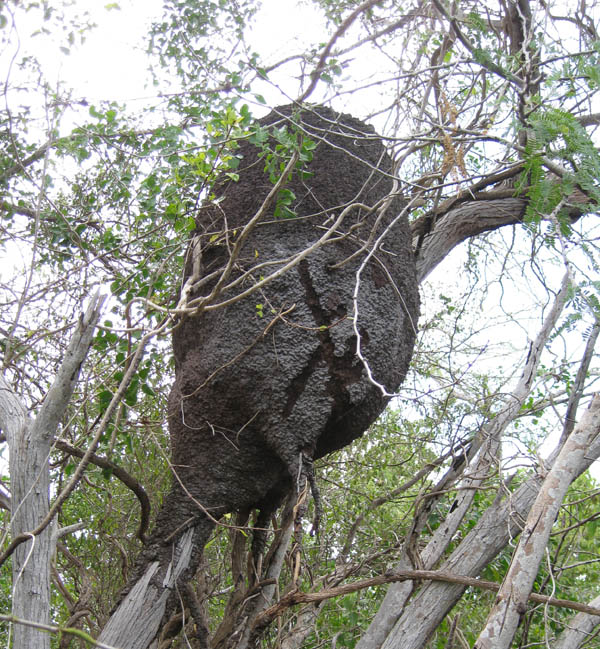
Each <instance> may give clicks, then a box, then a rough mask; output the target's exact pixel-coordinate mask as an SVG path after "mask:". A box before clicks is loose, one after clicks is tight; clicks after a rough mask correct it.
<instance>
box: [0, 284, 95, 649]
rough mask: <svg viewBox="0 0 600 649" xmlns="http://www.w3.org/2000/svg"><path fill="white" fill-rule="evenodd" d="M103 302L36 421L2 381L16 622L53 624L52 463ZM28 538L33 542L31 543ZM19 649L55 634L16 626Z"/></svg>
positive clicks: (34, 648)
mask: <svg viewBox="0 0 600 649" xmlns="http://www.w3.org/2000/svg"><path fill="white" fill-rule="evenodd" d="M103 300H104V299H103V298H100V297H98V296H96V297H95V298H94V299H93V300H92V302H91V304H90V306H89V308H88V310H87V311H86V313H85V315H84V316H83V317H82V318H81V320H80V322H79V325H78V327H77V329H76V331H75V332H74V334H73V337H72V339H71V341H70V343H69V346H68V348H67V350H66V353H65V357H64V359H63V362H62V364H61V366H60V368H59V370H58V372H57V375H56V378H55V379H54V381H53V383H52V386H51V388H50V389H49V391H48V393H47V394H46V397H45V399H44V402H43V405H42V407H41V409H40V412H39V413H38V415H37V417H36V418H35V419H30V418H29V417H27V414H26V410H25V407H24V406H23V404H22V403H21V401H20V400H19V398H18V397H17V395H16V394H15V393H14V391H13V390H12V388H11V387H10V386H9V385H8V383H7V382H6V380H5V379H4V377H3V376H0V427H1V428H2V431H3V432H4V433H5V434H6V436H7V439H8V445H9V465H10V478H11V483H10V484H11V534H12V543H13V544H15V543H16V542H18V541H20V540H23V541H24V542H21V543H20V544H19V545H17V546H16V547H15V548H14V553H13V557H12V574H13V587H12V613H13V616H14V617H16V618H17V619H22V620H28V621H32V622H38V623H41V624H48V623H49V621H50V566H51V563H52V556H53V554H54V538H53V525H52V521H51V518H50V517H49V511H50V500H49V499H50V472H49V467H48V458H49V455H50V451H51V449H52V441H53V439H54V437H55V435H56V430H57V428H58V426H59V424H60V420H61V419H62V417H63V415H64V412H65V410H66V408H67V405H68V403H69V400H70V399H71V395H72V393H73V389H74V387H75V384H76V382H77V378H78V376H79V369H80V368H81V365H82V363H83V361H84V359H85V356H86V354H87V352H88V349H89V347H90V344H91V340H92V335H93V333H94V329H95V326H96V324H97V322H98V319H99V318H100V308H101V305H102V302H103ZM28 537H29V538H28ZM13 637H14V640H13V648H14V649H50V635H49V634H48V633H45V632H42V631H40V630H38V629H35V628H33V627H30V626H26V625H21V624H17V625H15V627H14V633H13Z"/></svg>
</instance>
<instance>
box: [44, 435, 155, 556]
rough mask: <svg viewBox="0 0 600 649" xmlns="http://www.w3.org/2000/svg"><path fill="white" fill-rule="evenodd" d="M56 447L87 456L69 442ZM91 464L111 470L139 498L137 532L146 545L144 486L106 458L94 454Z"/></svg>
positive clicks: (147, 512)
mask: <svg viewBox="0 0 600 649" xmlns="http://www.w3.org/2000/svg"><path fill="white" fill-rule="evenodd" d="M54 446H55V447H56V448H57V449H58V450H59V451H63V452H64V453H68V454H69V455H74V456H75V457H79V458H82V457H84V455H85V451H84V450H83V449H81V448H77V447H76V446H73V445H72V444H69V442H66V441H65V440H63V439H58V440H56V442H55V443H54ZM90 464H94V465H96V466H98V467H100V468H101V469H109V470H110V471H111V473H112V474H113V475H114V476H115V478H118V479H119V480H120V481H121V482H122V483H123V484H124V485H125V486H126V487H128V488H129V489H131V491H133V493H134V494H135V495H136V496H137V499H138V500H139V502H140V509H141V515H140V525H139V528H138V531H137V537H138V538H139V539H140V541H141V542H142V543H144V544H145V543H146V530H147V529H148V525H149V524H150V511H151V507H150V499H149V498H148V495H147V494H146V491H145V490H144V488H143V487H142V485H141V484H140V483H139V482H138V481H137V480H136V479H135V478H134V477H133V476H132V475H131V474H129V473H127V471H125V469H123V467H120V466H119V465H118V464H115V463H114V462H111V461H110V460H107V459H106V458H103V457H100V456H99V455H96V454H95V453H93V454H92V455H91V456H90Z"/></svg>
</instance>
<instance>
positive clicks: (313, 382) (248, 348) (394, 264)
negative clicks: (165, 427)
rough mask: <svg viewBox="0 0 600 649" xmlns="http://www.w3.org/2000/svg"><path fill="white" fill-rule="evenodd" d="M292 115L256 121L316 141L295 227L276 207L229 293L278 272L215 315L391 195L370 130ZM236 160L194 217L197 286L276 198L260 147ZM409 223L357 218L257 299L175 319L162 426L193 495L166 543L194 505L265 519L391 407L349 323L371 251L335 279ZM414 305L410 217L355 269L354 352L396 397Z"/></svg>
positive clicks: (317, 115)
mask: <svg viewBox="0 0 600 649" xmlns="http://www.w3.org/2000/svg"><path fill="white" fill-rule="evenodd" d="M292 113H293V110H292V108H291V107H283V108H279V109H276V110H275V111H274V112H273V113H271V114H270V115H268V116H267V117H265V118H264V119H262V120H261V121H260V123H261V125H262V126H264V127H271V126H276V127H278V128H280V127H282V126H284V125H286V126H287V130H288V131H289V132H297V133H298V137H309V138H310V139H311V140H312V141H314V142H317V143H318V145H317V147H316V149H315V150H314V157H313V160H312V162H311V163H309V164H308V165H307V166H306V169H307V170H308V171H310V172H311V173H312V175H311V176H310V177H305V178H304V179H301V178H300V177H299V175H298V174H297V173H295V174H294V177H293V179H292V180H291V182H289V183H288V184H287V185H286V187H287V189H290V190H292V191H293V193H294V194H295V197H296V199H295V201H294V203H293V204H292V205H290V206H289V207H290V208H291V210H293V212H295V214H296V217H295V218H274V217H273V207H274V206H272V207H271V209H270V210H268V211H267V213H266V214H265V216H264V218H262V219H261V221H260V223H259V224H258V225H257V227H256V228H255V229H254V231H253V232H252V234H251V235H250V237H249V238H248V240H247V241H246V243H245V245H244V247H243V249H242V253H241V255H240V257H239V259H238V261H237V263H236V267H235V269H234V273H233V275H232V276H231V278H230V280H231V279H235V278H236V277H240V276H241V275H242V274H243V273H246V272H248V271H252V268H253V267H255V266H256V265H257V264H260V263H264V262H267V261H268V262H272V265H270V266H267V267H263V268H262V269H261V270H257V271H256V272H250V273H249V274H248V275H247V276H246V277H245V279H244V281H243V282H242V283H241V284H240V285H239V286H238V287H237V288H236V289H235V290H234V291H231V292H230V293H226V294H224V295H221V296H220V297H219V298H218V300H217V302H222V301H224V300H226V299H228V298H230V297H233V296H234V295H235V294H237V293H239V292H240V291H242V290H245V289H246V288H248V287H250V286H252V285H253V284H255V283H256V282H258V281H259V280H260V277H261V276H266V275H268V274H270V273H271V272H273V270H275V269H276V268H278V263H279V265H281V263H280V262H282V261H283V260H288V259H289V258H290V256H291V255H294V254H297V253H299V252H300V251H302V250H304V249H306V248H307V247H309V246H310V245H311V244H313V243H314V242H315V241H316V240H318V239H319V238H320V237H321V236H322V235H323V233H324V231H325V229H326V228H327V226H328V225H330V224H331V223H332V222H333V221H334V219H335V218H337V217H338V216H339V215H340V213H341V211H342V209H343V208H344V207H346V206H348V205H349V204H352V203H358V202H360V203H362V204H363V205H366V206H374V205H377V204H378V202H379V201H380V200H381V199H382V198H384V197H385V196H387V195H388V194H389V193H390V192H391V191H392V189H393V183H392V179H391V177H390V176H389V175H388V174H389V173H390V171H391V161H390V159H389V157H388V156H387V155H386V153H385V150H384V147H383V145H382V143H381V140H380V139H379V138H378V136H377V135H376V134H375V132H374V131H373V129H372V128H371V127H369V126H367V125H365V124H364V123H362V122H360V121H358V120H356V119H354V118H352V117H351V116H349V115H340V114H337V113H334V112H333V111H331V110H329V109H326V108H323V107H309V108H306V109H304V110H303V111H302V112H301V114H298V113H297V112H296V111H294V114H293V115H292ZM237 154H238V155H240V156H241V157H242V158H241V164H240V167H239V169H238V173H239V181H238V182H234V181H229V180H224V181H223V182H221V183H218V184H217V187H215V190H214V191H215V195H216V196H217V197H218V198H219V199H220V201H219V202H218V204H216V205H215V204H208V205H206V206H205V207H203V208H202V209H201V210H200V212H199V214H198V216H197V236H196V239H195V242H196V244H195V247H193V249H192V247H191V248H190V252H189V257H190V258H189V261H188V266H187V271H186V272H187V274H188V275H189V273H191V272H192V270H191V269H192V268H193V265H194V263H196V264H197V263H198V262H199V263H200V267H201V275H202V276H204V277H207V276H209V275H210V274H211V273H214V272H215V271H218V270H219V269H222V268H223V267H224V266H225V264H226V263H227V260H228V257H229V249H230V246H231V245H233V244H234V243H235V240H236V237H237V236H239V233H240V231H241V229H242V228H243V226H244V225H245V224H246V223H247V222H248V220H249V219H250V218H251V217H252V216H253V215H254V214H255V213H256V212H257V210H258V209H259V208H260V206H261V204H262V202H263V201H264V199H265V197H266V196H267V194H268V193H269V192H270V191H271V190H272V189H273V183H272V182H271V181H270V180H269V177H268V175H267V174H266V173H265V172H264V166H265V160H264V159H259V154H260V149H259V148H257V147H256V146H255V145H253V144H251V143H250V142H248V141H243V142H241V143H240V147H239V150H238V151H237ZM401 210H402V201H401V200H400V199H399V198H398V199H394V200H393V201H392V202H391V204H390V205H389V206H388V208H387V210H386V211H385V214H384V215H383V217H382V216H381V212H380V211H378V210H372V211H369V210H368V209H365V208H364V207H355V208H353V209H351V210H350V211H349V213H348V214H347V216H346V217H345V218H344V220H343V222H342V223H341V225H340V227H339V228H338V229H337V231H336V233H335V235H334V236H333V237H332V240H331V242H330V243H328V244H327V245H325V246H323V247H322V248H319V249H318V250H316V251H314V252H312V253H311V254H309V255H308V256H307V257H305V258H304V259H302V261H300V263H299V264H297V265H296V266H295V267H294V268H292V269H290V270H289V271H287V272H286V273H285V274H283V275H282V276H281V277H279V278H278V279H276V280H275V281H273V282H272V283H270V284H268V285H266V286H265V287H264V288H263V289H262V290H261V291H259V292H256V293H254V294H253V295H251V296H248V297H246V298H244V299H242V300H240V301H238V302H236V303H234V304H232V305H230V306H227V307H224V308H220V309H217V310H214V311H209V312H207V311H205V312H203V313H201V314H200V315H198V316H195V317H185V318H183V319H182V320H181V322H180V324H179V326H178V327H177V329H176V330H175V332H174V335H173V348H174V353H175V362H176V380H175V384H174V386H173V389H172V392H171V395H170V400H169V427H170V434H171V442H172V459H173V464H174V468H175V470H176V471H177V474H178V476H179V480H180V481H181V483H182V484H183V485H184V487H185V490H187V492H188V494H187V495H186V494H184V493H183V490H182V488H181V486H180V484H179V482H178V481H174V487H173V491H172V493H171V494H170V496H169V497H168V500H167V504H166V508H165V509H166V510H167V511H166V512H163V515H162V516H161V517H160V518H159V528H161V527H162V528H163V529H162V530H161V529H159V530H158V533H159V534H163V535H168V534H169V533H171V532H172V531H173V530H174V529H175V528H176V527H177V525H179V524H181V522H183V521H184V520H186V519H187V518H189V517H190V516H193V515H195V514H196V515H197V514H198V512H199V509H198V507H197V505H196V504H195V503H194V502H193V501H192V499H190V498H189V495H191V496H192V497H193V498H194V499H196V500H197V501H198V502H199V503H201V505H202V506H203V507H205V508H207V509H208V511H210V512H211V514H212V515H214V516H215V517H216V518H218V517H219V516H221V515H222V514H224V513H225V512H230V511H239V510H248V509H250V508H255V507H256V508H259V509H269V510H270V509H272V508H273V507H274V506H275V505H276V504H278V503H279V501H280V499H281V497H282V496H283V495H284V494H286V493H288V492H289V490H290V489H291V488H292V487H293V486H294V485H295V484H297V483H298V482H299V481H300V480H301V479H302V474H303V472H304V468H305V466H304V463H305V462H306V461H308V460H311V459H316V458H319V457H322V456H323V455H325V454H326V453H329V452H331V451H333V450H336V449H339V448H342V447H343V446H346V445H347V444H349V443H350V442H352V441H353V440H354V439H356V438H357V437H359V436H361V435H362V434H363V433H364V432H365V430H366V429H367V428H368V426H369V425H370V424H371V423H372V422H373V421H374V420H375V419H376V418H377V416H378V415H379V414H380V413H381V412H382V410H383V408H384V407H385V405H386V403H387V399H386V398H385V397H384V396H382V393H381V391H380V390H379V389H378V388H377V387H375V386H374V385H373V384H372V383H371V382H370V381H369V379H368V377H367V372H366V370H365V367H364V365H363V363H362V362H361V361H360V360H359V358H358V357H357V355H356V337H355V333H354V330H353V321H352V318H353V293H354V291H355V286H356V282H357V276H356V274H357V269H358V268H359V266H360V265H361V264H362V263H363V262H364V260H365V256H366V254H367V253H368V252H369V250H370V245H369V246H367V248H366V249H365V250H363V251H362V252H361V253H360V254H359V255H358V256H356V257H355V258H353V259H352V260H351V261H349V262H348V263H346V264H345V265H342V266H341V267H339V268H338V269H332V266H334V265H335V264H338V263H340V262H342V261H344V260H346V259H347V258H349V257H350V256H351V255H353V254H354V253H355V252H356V251H357V250H360V249H361V247H363V245H364V244H365V242H367V241H369V239H371V240H373V234H375V235H377V234H379V233H380V232H381V231H382V229H383V228H385V227H387V225H388V224H389V223H390V222H391V221H392V219H394V218H395V217H396V216H397V215H398V214H399V213H400V212H401ZM378 219H379V220H380V222H379V223H378V224H377V225H376V223H377V220H378ZM228 246H229V247H228ZM198 253H200V257H198ZM192 258H193V259H192ZM214 277H216V275H215V276H214ZM213 285H214V281H212V283H211V282H208V283H205V284H204V285H203V286H201V287H200V288H199V289H198V291H197V292H196V294H195V295H196V296H199V295H206V294H208V293H209V292H210V289H211V286H213ZM418 303H419V300H418V291H417V281H416V277H415V266H414V260H413V254H412V249H411V242H410V235H409V230H408V224H407V223H406V221H405V220H404V219H401V220H399V221H398V223H396V224H395V225H394V227H393V228H392V229H391V231H390V232H389V234H388V236H386V238H385V241H384V243H383V245H382V246H381V248H380V249H378V250H377V251H376V254H375V255H373V257H372V259H371V261H369V262H368V264H367V265H366V266H365V268H364V270H363V271H362V273H361V276H360V288H359V291H358V329H359V331H360V334H361V338H362V346H361V348H362V351H363V353H364V356H365V358H366V360H367V361H368V364H369V367H370V368H371V371H372V374H373V377H374V378H375V379H376V380H377V381H378V382H379V383H381V384H383V385H385V387H386V388H387V390H388V391H390V392H393V391H395V390H396V389H397V388H398V386H399V385H400V383H401V382H402V380H403V379H404V377H405V375H406V372H407V369H408V365H409V361H410V358H411V354H412V351H413V346H414V343H415V334H416V332H415V325H416V321H417V318H418V309H419V306H418Z"/></svg>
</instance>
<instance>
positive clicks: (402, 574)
mask: <svg viewBox="0 0 600 649" xmlns="http://www.w3.org/2000/svg"><path fill="white" fill-rule="evenodd" d="M399 581H441V582H446V583H450V584H461V585H463V586H468V587H471V588H481V589H482V590H489V591H492V592H498V591H499V590H500V587H501V584H497V583H496V582H494V581H486V580H484V579H476V578H475V577H466V576H464V575H455V574H452V573H449V572H445V571H443V570H398V571H394V572H391V573H386V574H384V575H378V576H377V577H371V578H369V579H361V580H360V581H355V582H353V583H351V584H344V585H343V586H336V587H335V588H324V589H323V590H320V591H318V592H316V593H305V592H302V591H300V590H294V591H292V592H290V593H288V594H287V595H285V596H284V597H282V598H281V599H280V600H279V601H278V602H277V603H276V604H273V606H270V607H269V608H268V609H266V610H265V611H263V613H261V614H260V615H259V616H257V618H256V621H255V623H254V629H255V631H258V630H260V629H263V628H264V627H265V626H267V625H269V624H270V623H271V622H272V621H273V620H274V619H275V618H276V617H278V616H279V615H281V614H282V613H283V612H284V611H285V610H287V609H288V608H290V607H292V606H296V605H298V604H308V603H312V604H314V603H319V602H323V601H325V600H328V599H332V598H334V597H341V596H343V595H348V594H350V593H356V592H357V591H359V590H364V589H365V588H374V587H377V586H382V585H384V584H391V583H393V582H399ZM529 599H530V600H531V601H532V602H539V603H541V604H548V605H550V606H559V607H561V608H568V609H571V610H573V611H580V612H582V613H587V614H589V615H600V608H597V607H595V606H589V605H588V604H581V603H580V602H574V601H572V600H568V599H559V598H556V597H549V596H547V595H541V594H539V593H531V594H530V595H529Z"/></svg>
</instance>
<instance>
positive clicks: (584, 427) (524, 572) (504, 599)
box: [474, 395, 600, 649]
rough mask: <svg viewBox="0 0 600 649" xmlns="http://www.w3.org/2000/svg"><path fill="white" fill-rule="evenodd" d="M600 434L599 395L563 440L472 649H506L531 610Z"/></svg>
mask: <svg viewBox="0 0 600 649" xmlns="http://www.w3.org/2000/svg"><path fill="white" fill-rule="evenodd" d="M598 435H600V395H596V396H595V397H594V399H593V400H592V403H591V404H590V406H589V408H588V410H587V411H586V412H585V414H584V416H583V417H582V420H581V423H580V424H579V426H577V427H576V428H575V430H574V431H573V432H572V433H571V435H570V436H569V438H568V439H567V441H566V442H565V444H564V446H563V448H562V450H561V452H560V453H559V455H558V457H557V459H556V462H555V463H554V465H553V466H552V468H551V469H550V472H549V473H548V476H547V477H546V479H545V480H544V484H543V485H542V488H541V490H540V493H539V494H538V496H537V498H536V500H535V503H534V505H533V507H532V508H531V511H530V512H529V516H528V517H527V523H526V524H525V528H524V529H523V532H522V534H521V538H520V540H519V545H518V546H517V549H516V551H515V553H514V555H513V558H512V561H511V565H510V568H509V569H508V573H507V574H506V577H505V578H504V582H503V583H502V587H501V589H500V591H499V592H498V596H497V598H496V603H495V604H494V607H493V608H492V610H491V611H490V614H489V616H488V619H487V622H486V624H485V626H484V628H483V630H482V631H481V633H480V635H479V638H478V639H477V642H476V643H475V645H474V649H508V648H509V647H510V645H511V644H512V641H513V638H514V635H515V632H516V630H517V627H518V626H519V622H520V621H521V618H522V617H523V615H524V614H525V612H526V611H527V598H528V596H529V593H531V589H532V587H533V582H534V581H535V578H536V575H537V573H538V569H539V565H540V562H541V561H542V559H543V557H544V552H545V550H546V546H547V544H548V540H549V538H550V532H551V531H552V525H553V524H554V520H555V519H556V516H557V514H558V510H559V508H560V506H561V505H562V503H563V500H564V497H565V495H566V493H567V489H568V488H569V487H570V485H571V483H572V482H573V480H574V479H575V478H576V477H577V475H578V468H579V466H580V465H581V463H582V460H583V458H584V457H585V455H586V453H587V449H588V446H589V444H590V443H591V441H592V440H593V439H594V438H595V437H597V436H598Z"/></svg>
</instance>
